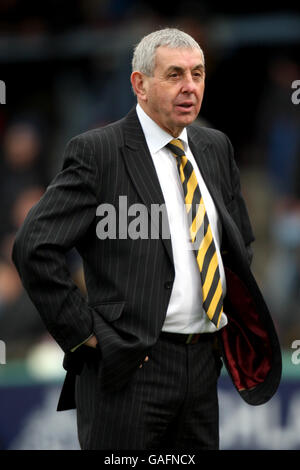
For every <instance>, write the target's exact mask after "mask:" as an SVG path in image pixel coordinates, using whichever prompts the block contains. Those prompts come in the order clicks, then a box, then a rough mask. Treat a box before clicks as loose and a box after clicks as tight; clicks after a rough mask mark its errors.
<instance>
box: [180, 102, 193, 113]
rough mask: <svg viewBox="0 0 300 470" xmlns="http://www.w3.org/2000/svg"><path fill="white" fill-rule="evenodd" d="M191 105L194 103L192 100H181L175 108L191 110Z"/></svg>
mask: <svg viewBox="0 0 300 470" xmlns="http://www.w3.org/2000/svg"><path fill="white" fill-rule="evenodd" d="M193 107H194V103H193V102H192V101H183V102H182V103H178V104H176V108H177V109H180V110H181V111H191V109H192V108H193Z"/></svg>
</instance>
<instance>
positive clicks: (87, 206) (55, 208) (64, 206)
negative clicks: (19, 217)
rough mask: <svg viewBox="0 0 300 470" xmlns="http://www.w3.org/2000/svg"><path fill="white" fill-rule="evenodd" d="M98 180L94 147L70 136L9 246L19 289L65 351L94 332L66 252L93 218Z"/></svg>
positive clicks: (79, 237)
mask: <svg viewBox="0 0 300 470" xmlns="http://www.w3.org/2000/svg"><path fill="white" fill-rule="evenodd" d="M97 178H98V173H97V167H96V164H95V158H94V152H93V146H92V145H90V143H89V142H88V140H87V138H86V137H83V136H78V137H75V138H74V139H72V140H71V141H70V142H69V143H68V144H67V147H66V150H65V154H64V162H63V167H62V170H61V172H60V173H59V174H58V175H57V176H56V177H55V179H54V180H53V181H52V183H51V184H50V185H49V187H48V188H47V190H46V192H45V194H44V195H43V197H42V198H41V199H40V201H39V202H38V203H37V204H36V205H35V206H34V207H33V208H32V209H31V210H30V212H29V213H28V215H27V217H26V219H25V221H24V224H23V226H22V227H21V228H20V230H19V231H18V233H17V236H16V239H15V243H14V246H13V253H12V259H13V262H14V263H15V265H16V267H17V270H18V272H19V275H20V277H21V280H22V282H23V285H24V288H25V289H26V290H27V292H28V294H29V296H30V298H31V300H32V302H33V303H34V305H35V306H36V308H37V309H38V311H39V313H40V315H41V317H42V320H43V321H44V323H45V325H46V328H47V329H48V331H49V333H50V334H51V335H52V336H53V338H54V339H55V340H56V341H57V343H58V344H59V345H60V346H61V348H62V349H63V350H64V351H65V352H67V351H69V350H71V349H72V348H73V347H75V346H76V345H78V344H80V343H81V342H83V341H84V340H86V338H88V337H89V336H90V335H91V333H92V331H93V321H92V315H91V312H90V309H89V307H88V304H87V302H86V299H85V298H84V296H83V295H82V293H81V292H80V290H79V289H78V288H77V286H76V285H75V284H74V282H73V281H72V278H71V275H70V273H69V271H68V268H67V263H66V253H67V251H69V250H70V249H71V248H72V247H73V246H75V244H76V243H77V242H78V241H79V240H81V239H82V238H83V237H84V235H85V233H86V231H87V229H88V227H89V226H90V224H91V222H92V221H93V219H94V217H95V214H96V206H97V197H96V183H97Z"/></svg>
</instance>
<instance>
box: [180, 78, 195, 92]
mask: <svg viewBox="0 0 300 470" xmlns="http://www.w3.org/2000/svg"><path fill="white" fill-rule="evenodd" d="M195 90H196V84H195V82H194V80H193V76H192V75H191V74H189V75H186V76H185V77H184V79H183V82H182V93H193V92H194V91H195Z"/></svg>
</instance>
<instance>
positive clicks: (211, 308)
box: [167, 139, 223, 327]
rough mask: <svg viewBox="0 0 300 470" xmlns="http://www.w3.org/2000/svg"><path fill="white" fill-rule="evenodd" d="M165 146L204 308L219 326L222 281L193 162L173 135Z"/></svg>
mask: <svg viewBox="0 0 300 470" xmlns="http://www.w3.org/2000/svg"><path fill="white" fill-rule="evenodd" d="M167 147H168V148H169V149H170V150H171V152H172V154H173V155H174V156H175V157H176V159H177V168H178V172H179V176H180V180H181V183H182V186H183V191H184V198H185V207H186V210H187V213H188V220H189V229H190V237H191V242H192V244H193V250H194V252H195V255H196V259H197V264H198V267H199V270H200V276H201V281H202V293H203V308H204V310H205V312H206V313H207V315H208V318H209V319H210V320H211V321H212V322H213V323H214V324H215V325H216V326H217V327H218V326H219V322H220V318H221V315H222V312H223V293H222V284H221V277H220V270H219V263H218V257H217V252H216V246H215V242H214V239H213V235H212V231H211V227H210V224H209V220H208V217H207V213H206V210H205V206H204V201H203V198H202V196H201V192H200V188H199V185H198V181H197V177H196V174H195V171H194V168H193V165H192V164H191V162H190V161H189V160H188V159H187V157H186V156H185V152H184V147H183V143H182V141H181V140H180V139H173V140H172V141H171V142H170V143H169V144H168V145H167Z"/></svg>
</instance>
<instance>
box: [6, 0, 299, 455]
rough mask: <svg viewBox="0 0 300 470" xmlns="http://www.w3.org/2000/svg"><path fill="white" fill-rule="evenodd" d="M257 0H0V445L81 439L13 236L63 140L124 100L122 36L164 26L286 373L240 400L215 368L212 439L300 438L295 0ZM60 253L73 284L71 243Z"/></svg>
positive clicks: (129, 102)
mask: <svg viewBox="0 0 300 470" xmlns="http://www.w3.org/2000/svg"><path fill="white" fill-rule="evenodd" d="M263 3H264V2H253V1H252V2H247V1H246V2H243V4H242V6H240V7H238V6H237V4H236V2H230V1H229V2H224V3H223V5H224V6H223V7H220V6H218V7H217V6H215V5H214V2H211V1H210V2H208V1H202V2H200V1H185V2H179V1H175V0H174V1H173V2H172V4H171V5H170V4H169V3H165V2H159V1H153V0H152V1H146V0H144V1H137V0H72V1H71V0H65V1H64V2H61V1H58V0H52V1H50V0H44V1H43V2H36V1H33V0H27V1H26V2H25V1H21V0H1V1H0V81H2V82H4V84H5V88H6V89H5V91H6V93H5V104H4V103H3V104H0V416H1V419H0V449H77V448H78V442H77V437H76V422H75V414H74V413H73V412H72V411H70V412H64V413H56V412H55V409H56V404H57V398H58V392H59V389H60V386H61V383H62V380H63V377H64V370H63V368H62V357H63V355H62V351H60V349H59V348H58V346H57V345H56V344H55V343H54V342H53V340H52V339H51V338H50V337H49V335H48V334H47V332H46V330H45V328H44V326H43V324H42V322H41V320H40V318H39V315H38V313H37V312H36V310H35V308H34V306H33V305H32V303H31V302H30V300H29V298H28V296H27V294H26V293H25V292H24V290H23V288H22V285H21V283H20V280H19V278H18V275H17V273H16V270H15V268H14V266H13V265H12V262H11V249H12V244H13V240H14V236H15V233H16V231H17V230H18V228H19V227H20V225H21V224H22V222H23V220H24V218H25V216H26V214H27V212H28V210H29V209H30V207H32V205H33V204H35V202H37V201H38V200H39V198H40V197H41V195H42V194H43V192H44V191H45V188H46V187H47V185H48V184H49V183H50V181H51V179H52V178H53V177H54V175H55V174H56V173H57V172H58V171H59V169H60V167H61V164H62V154H63V150H64V147H65V145H66V143H67V141H68V140H69V139H70V138H71V137H73V136H74V135H76V134H78V133H81V132H83V131H85V130H87V129H90V128H94V127H99V126H103V125H105V124H107V123H109V122H111V121H114V120H117V119H120V118H121V117H123V116H124V115H125V114H127V112H128V111H129V110H130V109H131V107H132V106H133V105H134V103H135V98H134V96H133V94H132V92H131V86H130V82H129V75H130V71H131V56H132V49H133V46H134V45H135V44H136V43H137V42H138V41H139V40H140V39H141V37H143V36H144V35H145V34H147V33H149V32H151V31H153V30H155V29H160V28H162V27H166V26H169V27H170V26H171V27H172V26H175V27H178V28H180V29H183V30H185V31H186V32H188V33H190V34H191V35H192V36H193V37H194V38H195V39H196V40H198V42H199V43H200V45H201V46H202V48H203V50H204V53H205V57H206V68H207V79H206V92H205V98H204V102H203V105H202V109H201V113H200V116H199V120H200V122H201V123H202V124H203V125H205V126H209V127H214V128H217V129H220V130H222V131H223V132H225V133H226V134H227V135H228V136H229V138H230V140H231V142H232V144H233V146H234V149H235V158H236V161H237V163H238V165H239V168H240V173H241V181H242V188H243V194H244V197H245V199H246V201H247V205H248V209H249V214H250V218H251V221H252V224H253V227H254V233H255V235H256V242H255V244H254V253H255V256H254V262H253V271H254V273H255V276H256V278H257V280H258V282H259V285H260V287H261V289H262V291H263V293H264V296H265V298H266V300H267V303H268V305H269V307H270V310H271V312H272V315H273V318H274V321H275V324H276V328H277V331H278V334H279V338H280V342H281V345H282V350H283V358H284V371H283V381H282V384H281V385H280V388H279V391H278V393H277V395H276V396H275V397H274V398H273V399H272V400H271V402H269V403H268V404H267V405H263V406H260V407H255V408H252V407H249V406H247V405H244V404H243V403H242V402H241V400H240V398H239V397H238V395H237V393H236V392H235V390H233V388H232V385H231V384H230V383H229V381H228V377H227V376H226V373H225V372H223V374H222V376H221V379H220V390H219V399H220V426H221V448H224V449H240V448H243V449H249V448H250V449H251V448H252V449H254V448H258V449H300V432H299V431H300V424H299V423H300V349H299V348H300V132H299V129H300V126H299V124H300V105H299V104H298V102H299V99H300V92H299V93H298V94H297V90H296V89H293V88H292V87H293V83H294V82H295V81H296V80H300V54H299V52H300V14H299V11H297V10H295V8H294V7H292V2H288V1H285V2H284V6H282V7H272V8H271V7H267V6H264V4H263ZM289 3H290V4H289ZM225 5H226V6H225ZM0 83H1V82H0ZM2 85H3V84H2ZM2 90H3V87H2ZM293 93H294V99H292V95H293ZM3 96H4V95H3V94H2V102H3V101H4V99H3ZM0 97H1V94H0ZM0 101H1V100H0ZM68 262H69V266H70V270H71V272H72V275H73V278H74V281H75V282H76V283H77V284H78V285H79V286H80V288H81V289H82V292H83V293H84V291H85V285H84V278H83V275H82V269H81V261H80V259H79V258H78V256H77V254H76V253H74V252H71V253H70V254H69V256H68ZM295 348H298V349H299V354H298V353H297V349H295ZM237 423H238V425H237Z"/></svg>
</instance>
